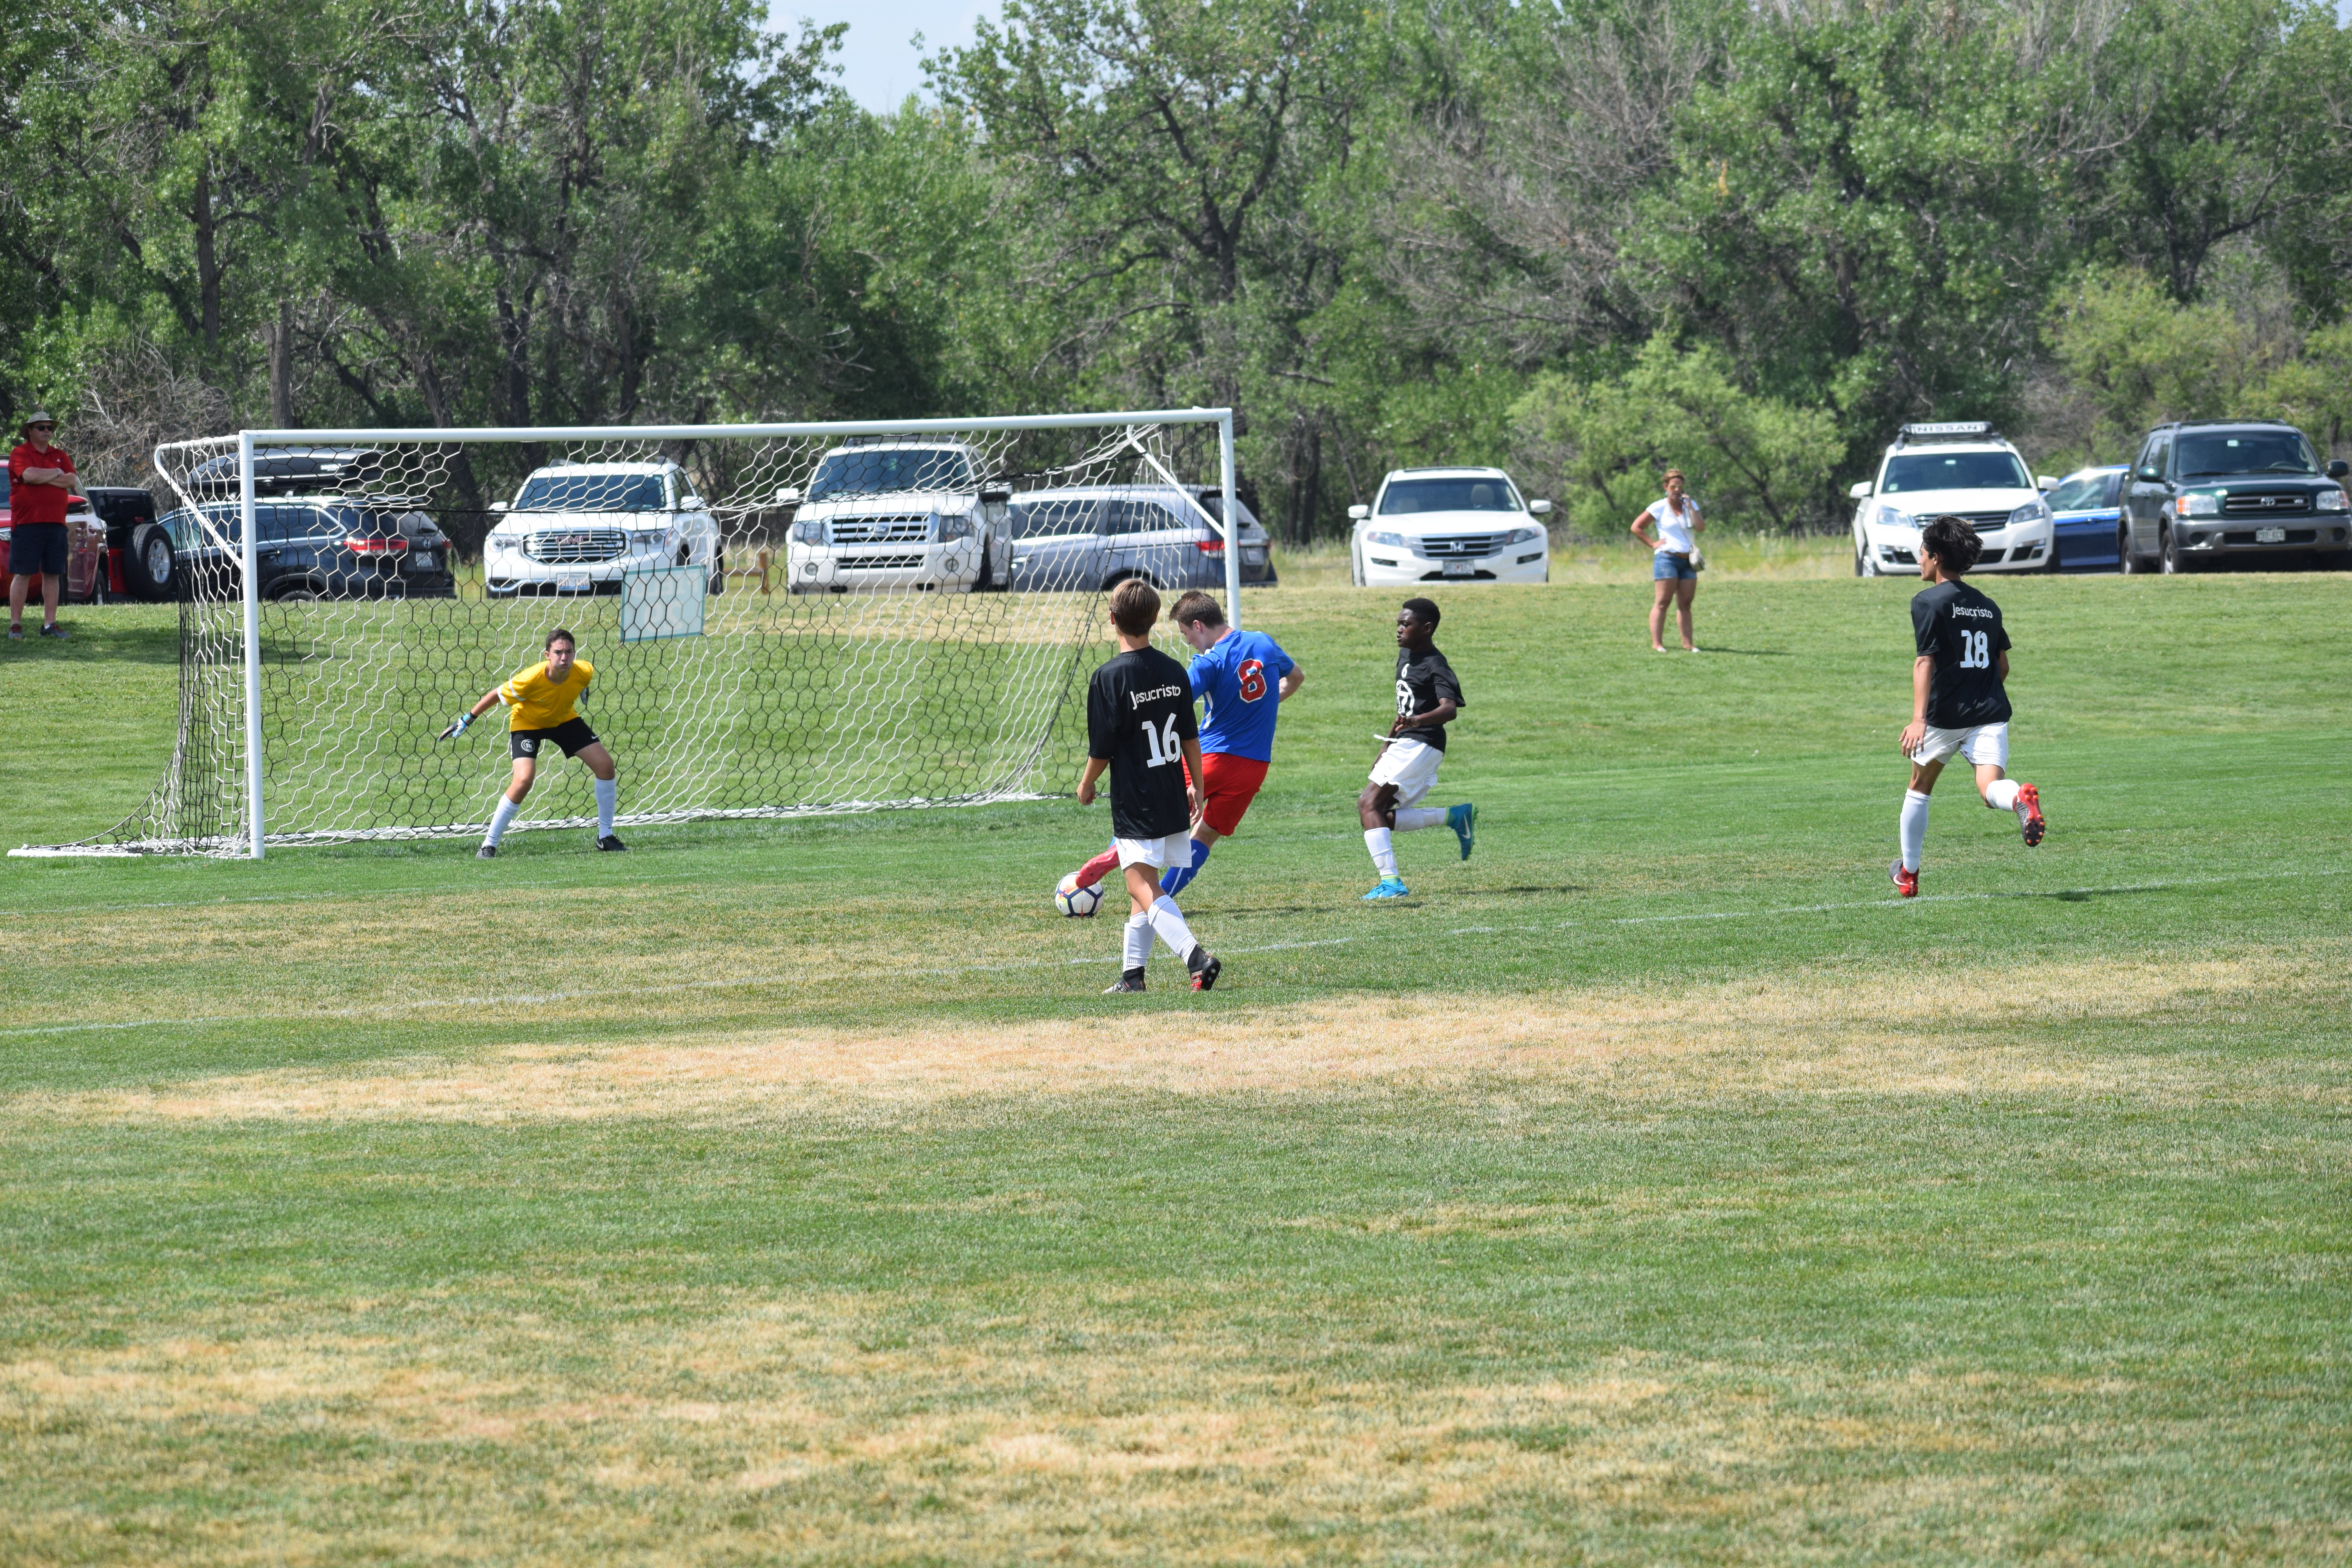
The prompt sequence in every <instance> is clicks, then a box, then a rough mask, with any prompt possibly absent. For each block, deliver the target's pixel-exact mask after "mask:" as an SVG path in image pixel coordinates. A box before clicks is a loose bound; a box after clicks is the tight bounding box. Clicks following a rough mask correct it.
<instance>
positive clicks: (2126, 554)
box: [2116, 523, 2147, 577]
mask: <svg viewBox="0 0 2352 1568" xmlns="http://www.w3.org/2000/svg"><path fill="white" fill-rule="evenodd" d="M2116 571H2118V572H2121V573H2122V574H2124V575H2125V576H2126V577H2145V576H2147V559H2146V558H2145V557H2143V556H2142V555H2140V554H2139V553H2138V552H2137V551H2135V550H2133V549H2132V536H2131V524H2129V523H2121V524H2118V525H2117V526H2116Z"/></svg>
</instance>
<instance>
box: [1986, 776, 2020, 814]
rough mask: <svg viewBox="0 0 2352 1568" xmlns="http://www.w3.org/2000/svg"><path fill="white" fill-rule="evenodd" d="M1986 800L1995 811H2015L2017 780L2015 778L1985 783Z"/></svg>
mask: <svg viewBox="0 0 2352 1568" xmlns="http://www.w3.org/2000/svg"><path fill="white" fill-rule="evenodd" d="M1984 802H1985V804H1986V805H1989V806H1990V807H1992V808H1993V809H1994V810H1995V811H2015V810H2016V809H2017V781H2016V780H2015V779H1995V780H1993V781H1992V783H1990V784H1987V785H1985V792H1984Z"/></svg>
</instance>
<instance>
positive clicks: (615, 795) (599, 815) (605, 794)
mask: <svg viewBox="0 0 2352 1568" xmlns="http://www.w3.org/2000/svg"><path fill="white" fill-rule="evenodd" d="M620 804H621V781H620V780H618V779H598V780H597V781H596V837H599V838H610V837H613V808H614V806H616V805H620Z"/></svg>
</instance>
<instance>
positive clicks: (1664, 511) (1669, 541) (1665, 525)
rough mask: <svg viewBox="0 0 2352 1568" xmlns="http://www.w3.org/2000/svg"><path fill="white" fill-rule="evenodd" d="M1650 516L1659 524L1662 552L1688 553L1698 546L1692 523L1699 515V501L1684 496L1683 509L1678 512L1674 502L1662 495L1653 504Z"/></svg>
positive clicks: (1659, 544) (1659, 546)
mask: <svg viewBox="0 0 2352 1568" xmlns="http://www.w3.org/2000/svg"><path fill="white" fill-rule="evenodd" d="M1650 516H1651V517H1652V518H1653V519H1654V521H1656V522H1657V525H1658V552H1659V553H1660V554H1674V555H1688V554H1689V553H1690V552H1692V551H1693V550H1695V549H1696V548H1697V544H1698V542H1697V541H1696V540H1695V539H1693V538H1692V537H1691V531H1690V525H1691V522H1692V521H1693V520H1694V519H1696V517H1697V516H1698V503H1697V502H1696V501H1695V500H1691V499H1690V497H1688V496H1685V497H1683V510H1681V511H1679V512H1677V511H1676V510H1675V509H1674V505H1673V503H1672V502H1670V501H1668V500H1666V499H1665V498H1664V497H1663V496H1661V497H1659V498H1658V500H1655V501H1654V502H1653V503H1652V504H1651V507H1650Z"/></svg>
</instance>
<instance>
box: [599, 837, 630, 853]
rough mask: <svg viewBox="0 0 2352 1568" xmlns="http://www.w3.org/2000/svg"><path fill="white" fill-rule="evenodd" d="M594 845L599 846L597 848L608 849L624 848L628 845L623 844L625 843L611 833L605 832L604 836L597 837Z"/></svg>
mask: <svg viewBox="0 0 2352 1568" xmlns="http://www.w3.org/2000/svg"><path fill="white" fill-rule="evenodd" d="M596 847H597V848H599V849H608V850H609V849H626V848H627V847H628V846H627V845H625V844H624V843H622V842H621V841H620V840H619V839H617V838H615V837H613V836H612V835H611V834H609V833H607V834H606V835H604V837H602V838H599V839H598V840H596Z"/></svg>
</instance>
